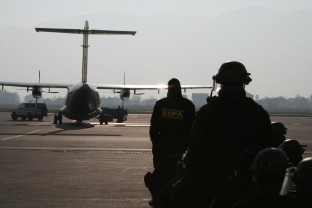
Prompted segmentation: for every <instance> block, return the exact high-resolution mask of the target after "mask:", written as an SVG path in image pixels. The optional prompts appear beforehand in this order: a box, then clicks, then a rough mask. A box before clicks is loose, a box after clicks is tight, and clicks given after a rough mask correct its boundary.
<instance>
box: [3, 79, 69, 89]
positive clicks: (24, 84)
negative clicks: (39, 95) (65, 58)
mask: <svg viewBox="0 0 312 208" xmlns="http://www.w3.org/2000/svg"><path fill="white" fill-rule="evenodd" d="M0 86H1V87H2V89H3V88H4V86H11V87H27V88H29V87H40V88H63V89H69V88H70V87H71V85H69V84H58V83H38V82H33V83H31V82H3V81H0Z"/></svg>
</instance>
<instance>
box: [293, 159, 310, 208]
mask: <svg viewBox="0 0 312 208" xmlns="http://www.w3.org/2000/svg"><path fill="white" fill-rule="evenodd" d="M311 176H312V157H308V158H305V159H303V160H302V161H301V162H300V163H299V164H298V166H297V168H296V171H295V178H294V181H295V184H296V188H297V197H298V203H297V206H296V207H312V177H311Z"/></svg>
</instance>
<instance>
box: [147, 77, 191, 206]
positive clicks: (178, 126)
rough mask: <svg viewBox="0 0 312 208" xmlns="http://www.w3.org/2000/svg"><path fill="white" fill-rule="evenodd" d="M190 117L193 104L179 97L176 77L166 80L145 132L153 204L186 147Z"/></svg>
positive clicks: (180, 93) (179, 90) (156, 201)
mask: <svg viewBox="0 0 312 208" xmlns="http://www.w3.org/2000/svg"><path fill="white" fill-rule="evenodd" d="M194 119H195V106H194V104H193V103H192V102H191V101H190V100H188V99H186V98H184V97H183V96H182V92H181V85H180V82H179V80H178V79H176V78H173V79H171V80H169V82H168V93H167V97H166V98H163V99H161V100H159V101H157V102H156V104H155V106H154V110H153V113H152V117H151V125H150V131H149V133H150V138H151V141H152V153H153V163H154V168H155V169H154V172H153V178H154V179H155V180H152V181H154V182H153V183H152V185H151V186H149V187H150V188H149V189H150V191H151V193H152V198H153V203H154V206H155V207H157V206H158V203H159V194H160V191H161V189H162V188H163V187H164V185H165V184H166V183H167V182H168V181H169V180H170V178H171V177H172V176H173V174H174V173H175V171H176V168H177V162H178V161H179V160H181V158H182V155H183V153H185V151H186V149H187V146H188V144H187V138H188V136H189V132H190V130H191V128H192V125H193V122H194Z"/></svg>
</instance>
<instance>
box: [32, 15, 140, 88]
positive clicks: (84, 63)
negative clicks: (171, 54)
mask: <svg viewBox="0 0 312 208" xmlns="http://www.w3.org/2000/svg"><path fill="white" fill-rule="evenodd" d="M35 29H36V31H37V32H57V33H75V34H83V45H82V48H83V49H82V80H81V81H82V83H87V71H88V47H89V45H88V36H89V34H90V35H91V34H93V35H135V34H136V31H118V30H89V23H88V21H87V20H86V21H85V26H84V29H83V30H81V29H61V28H35Z"/></svg>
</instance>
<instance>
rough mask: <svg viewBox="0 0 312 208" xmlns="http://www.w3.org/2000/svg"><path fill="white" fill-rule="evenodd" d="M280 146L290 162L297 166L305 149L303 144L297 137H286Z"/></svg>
mask: <svg viewBox="0 0 312 208" xmlns="http://www.w3.org/2000/svg"><path fill="white" fill-rule="evenodd" d="M279 148H280V149H281V150H283V151H284V152H285V153H286V155H287V157H288V159H289V162H290V163H291V164H292V165H293V166H295V167H296V166H297V165H298V164H299V162H300V161H301V160H302V155H303V153H304V151H305V149H304V148H303V145H301V144H300V143H299V142H298V141H297V140H295V139H286V140H285V141H284V142H283V143H282V144H281V145H280V146H279Z"/></svg>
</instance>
